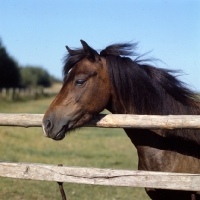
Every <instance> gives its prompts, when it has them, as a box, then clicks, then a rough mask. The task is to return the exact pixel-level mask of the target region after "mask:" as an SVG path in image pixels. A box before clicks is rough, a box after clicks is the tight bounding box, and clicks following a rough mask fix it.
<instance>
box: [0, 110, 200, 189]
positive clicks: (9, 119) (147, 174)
mask: <svg viewBox="0 0 200 200" xmlns="http://www.w3.org/2000/svg"><path fill="white" fill-rule="evenodd" d="M42 117H43V115H42V114H0V126H21V127H41V121H42ZM87 126H89V127H91V126H92V127H94V126H95V127H121V128H146V129H180V128H200V116H192V115H191V116H190V115H179V116H175V115H173V116H147V115H99V116H98V117H97V118H96V119H93V120H92V121H91V122H90V123H88V124H87ZM0 176H1V177H10V178H20V179H31V180H42V181H56V182H70V183H81V184H93V185H110V186H128V187H146V188H148V187H151V188H162V189H173V190H190V191H200V174H186V173H184V174H183V173H167V172H151V171H131V170H114V169H98V168H83V167H65V166H62V167H61V166H55V165H44V164H33V163H10V162H0Z"/></svg>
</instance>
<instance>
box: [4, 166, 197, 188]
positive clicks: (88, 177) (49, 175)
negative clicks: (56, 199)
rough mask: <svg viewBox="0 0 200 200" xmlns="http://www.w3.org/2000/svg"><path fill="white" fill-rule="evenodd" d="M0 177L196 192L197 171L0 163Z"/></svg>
mask: <svg viewBox="0 0 200 200" xmlns="http://www.w3.org/2000/svg"><path fill="white" fill-rule="evenodd" d="M0 176H1V177H9V178H19V179H31V180H40V181H55V182H68V183H79V184H91V185H107V186H108V185H109V186H127V187H146V188H160V189H172V190H188V191H200V174H185V173H184V174H183V173H167V172H150V171H132V170H115V169H99V168H83V167H64V166H62V167H60V166H54V165H44V164H31V163H9V162H0Z"/></svg>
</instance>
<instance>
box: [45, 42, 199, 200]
mask: <svg viewBox="0 0 200 200" xmlns="http://www.w3.org/2000/svg"><path fill="white" fill-rule="evenodd" d="M81 43H82V46H83V48H81V49H74V50H72V49H70V48H69V47H66V48H67V50H68V55H67V57H66V61H65V66H64V70H63V72H64V82H63V86H62V88H61V90H60V92H59V94H58V95H57V96H56V98H55V99H54V101H53V102H52V103H51V105H50V107H49V108H48V110H47V111H46V114H45V116H44V119H43V130H44V134H45V135H46V136H48V137H50V138H52V139H54V140H61V139H63V138H64V137H65V133H66V132H69V131H70V130H72V129H75V128H77V127H81V126H83V125H84V124H85V123H86V122H88V120H90V119H91V118H92V117H93V116H95V115H97V114H98V113H100V112H101V111H102V110H103V109H108V110H109V111H111V112H112V113H117V114H148V115H169V114H171V115H187V114H188V115H199V114H200V102H199V101H198V99H197V96H196V94H195V93H193V92H192V91H190V90H189V89H188V88H187V87H185V86H184V84H183V83H182V82H180V81H179V80H178V79H177V78H176V76H175V75H174V73H175V72H174V71H170V70H166V69H159V68H155V67H153V66H150V65H146V64H145V65H143V64H142V62H141V61H139V60H138V59H137V58H140V56H138V57H137V58H136V59H135V60H133V59H131V58H130V56H134V55H135V54H134V53H132V48H133V47H135V45H136V44H129V43H124V44H115V45H111V46H108V47H107V48H105V49H104V50H102V51H101V52H100V54H99V53H97V51H95V50H94V49H92V48H91V47H90V46H88V44H87V43H86V42H84V41H82V40H81ZM124 130H125V132H126V133H127V135H128V137H129V138H130V139H131V141H132V143H133V144H134V145H135V147H136V149H137V152H138V157H139V164H138V169H140V170H149V171H163V172H188V173H200V131H199V130H191V129H190V130H189V129H185V130H174V131H169V130H159V131H158V130H143V129H124ZM146 192H147V193H148V195H149V196H150V198H151V199H154V200H157V199H159V200H163V199H166V200H168V199H169V200H172V199H174V200H184V199H186V200H189V199H190V200H194V199H200V196H199V194H198V192H191V191H175V190H163V189H153V188H152V189H146Z"/></svg>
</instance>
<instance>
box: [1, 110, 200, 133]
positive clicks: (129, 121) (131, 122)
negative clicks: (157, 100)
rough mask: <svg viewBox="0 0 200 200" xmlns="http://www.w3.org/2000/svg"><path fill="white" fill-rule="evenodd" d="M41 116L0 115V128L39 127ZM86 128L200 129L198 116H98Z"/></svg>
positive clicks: (199, 117) (199, 116)
mask: <svg viewBox="0 0 200 200" xmlns="http://www.w3.org/2000/svg"><path fill="white" fill-rule="evenodd" d="M42 118H43V114H3V113H1V114H0V126H21V127H41V125H42ZM86 126H88V127H91V126H92V127H106V128H143V129H182V128H195V129H196V128H200V115H168V116H160V115H120V114H115V115H112V114H108V115H104V114H100V115H98V116H97V117H96V118H95V119H93V120H91V121H90V122H89V123H88V124H87V125H86Z"/></svg>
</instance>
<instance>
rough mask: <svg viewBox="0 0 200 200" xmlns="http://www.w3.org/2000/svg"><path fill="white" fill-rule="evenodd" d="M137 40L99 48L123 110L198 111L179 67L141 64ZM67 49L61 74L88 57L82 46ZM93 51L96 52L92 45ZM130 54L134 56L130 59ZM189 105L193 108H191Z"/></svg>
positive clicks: (199, 110)
mask: <svg viewBox="0 0 200 200" xmlns="http://www.w3.org/2000/svg"><path fill="white" fill-rule="evenodd" d="M136 47H137V43H121V44H113V45H110V46H108V47H106V48H105V49H103V50H102V51H101V52H100V56H101V57H104V58H105V59H106V64H107V67H108V73H109V76H110V80H111V82H112V84H113V88H114V90H115V92H116V94H117V96H118V99H119V100H121V102H123V104H124V106H123V107H124V108H125V111H124V113H129V114H130V113H135V114H159V115H168V114H197V113H199V114H200V107H199V105H198V104H199V103H198V99H197V94H196V93H195V92H193V91H191V90H190V89H188V88H187V86H186V85H185V84H184V83H183V82H181V81H180V80H178V78H177V76H176V74H177V72H179V71H175V70H168V69H162V68H156V67H154V66H151V65H148V64H142V63H144V62H146V61H150V60H149V59H147V60H143V59H141V58H142V56H141V55H138V54H137V53H135V51H134V50H135V49H136ZM67 49H68V52H69V53H68V55H67V56H66V57H65V64H64V68H63V74H64V76H66V75H67V74H68V72H69V70H70V69H71V68H72V67H73V66H74V65H75V64H76V63H77V62H79V61H80V60H82V59H83V58H85V57H87V54H86V53H85V51H84V49H82V48H78V49H74V50H71V49H69V48H68V47H67ZM92 51H94V53H97V51H95V50H94V49H92ZM131 57H135V59H132V58H131ZM191 108H192V109H191Z"/></svg>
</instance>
